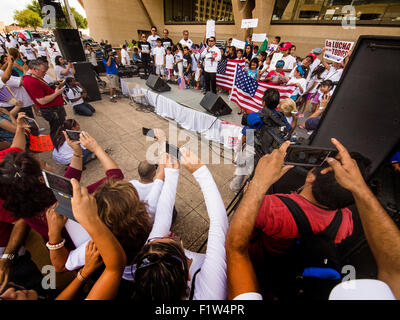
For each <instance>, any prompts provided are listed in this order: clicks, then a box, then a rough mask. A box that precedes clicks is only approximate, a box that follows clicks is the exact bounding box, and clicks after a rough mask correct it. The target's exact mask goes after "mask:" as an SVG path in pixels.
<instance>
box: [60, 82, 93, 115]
mask: <svg viewBox="0 0 400 320" xmlns="http://www.w3.org/2000/svg"><path fill="white" fill-rule="evenodd" d="M64 94H65V96H66V97H67V99H68V100H69V102H70V103H71V105H72V107H73V109H74V112H75V113H76V114H79V115H81V116H86V117H90V116H92V115H93V113H95V112H96V109H95V108H93V107H92V106H91V105H90V104H89V103H86V102H85V101H83V99H84V98H86V96H87V93H86V90H85V89H84V88H81V87H80V84H79V82H78V81H76V80H75V78H67V79H66V80H65V89H64Z"/></svg>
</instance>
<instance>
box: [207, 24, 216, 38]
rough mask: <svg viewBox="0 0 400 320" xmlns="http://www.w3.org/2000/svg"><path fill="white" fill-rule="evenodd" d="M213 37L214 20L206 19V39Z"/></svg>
mask: <svg viewBox="0 0 400 320" xmlns="http://www.w3.org/2000/svg"><path fill="white" fill-rule="evenodd" d="M210 37H215V20H207V27H206V39H208V38H210Z"/></svg>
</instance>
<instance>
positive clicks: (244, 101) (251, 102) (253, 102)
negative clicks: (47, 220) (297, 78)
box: [230, 81, 296, 112]
mask: <svg viewBox="0 0 400 320" xmlns="http://www.w3.org/2000/svg"><path fill="white" fill-rule="evenodd" d="M257 82H258V87H257V91H256V93H255V95H254V96H253V97H252V96H251V95H250V94H249V93H247V92H245V91H243V90H242V89H240V88H238V87H237V86H236V85H235V86H234V87H233V89H232V93H231V97H230V99H231V101H234V102H236V103H237V105H238V106H239V107H240V108H242V109H244V110H245V111H247V112H258V111H259V110H260V109H262V107H263V102H262V98H263V96H264V92H265V91H266V90H267V89H270V88H272V89H277V90H278V91H279V93H280V95H281V97H280V101H282V100H285V99H287V98H290V97H291V96H292V95H293V92H294V90H295V89H296V85H295V84H290V85H277V84H269V83H265V82H260V81H257Z"/></svg>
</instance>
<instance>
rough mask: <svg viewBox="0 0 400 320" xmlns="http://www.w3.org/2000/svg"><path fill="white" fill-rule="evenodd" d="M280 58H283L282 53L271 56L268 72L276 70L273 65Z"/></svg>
mask: <svg viewBox="0 0 400 320" xmlns="http://www.w3.org/2000/svg"><path fill="white" fill-rule="evenodd" d="M282 57H283V53H274V55H273V56H272V59H271V64H270V65H269V66H270V67H269V70H270V71H272V70H275V69H276V68H275V65H276V63H277V62H278V61H279V60H282Z"/></svg>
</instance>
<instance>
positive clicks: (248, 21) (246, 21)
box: [242, 19, 264, 41]
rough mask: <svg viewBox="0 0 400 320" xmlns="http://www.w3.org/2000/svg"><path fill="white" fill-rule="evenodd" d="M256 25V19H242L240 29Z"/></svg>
mask: <svg viewBox="0 0 400 320" xmlns="http://www.w3.org/2000/svg"><path fill="white" fill-rule="evenodd" d="M257 26H258V19H243V20H242V29H248V28H256V27H257ZM263 41H264V40H263Z"/></svg>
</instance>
